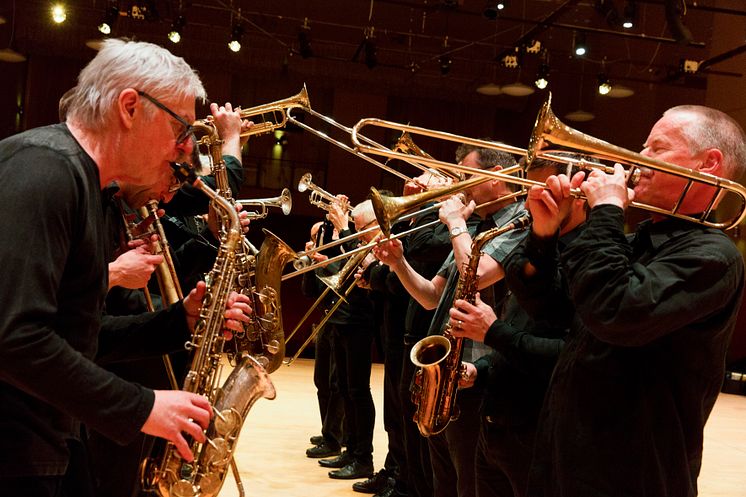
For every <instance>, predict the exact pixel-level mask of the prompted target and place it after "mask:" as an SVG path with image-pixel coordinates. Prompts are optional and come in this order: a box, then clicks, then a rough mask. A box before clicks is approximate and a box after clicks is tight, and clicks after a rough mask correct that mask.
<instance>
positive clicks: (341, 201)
mask: <svg viewBox="0 0 746 497" xmlns="http://www.w3.org/2000/svg"><path fill="white" fill-rule="evenodd" d="M349 206H350V199H348V198H347V196H346V195H337V198H336V200H335V201H333V202H331V203H330V204H329V213H328V214H327V215H326V217H327V219H329V221H331V222H332V224H333V225H334V228H335V229H336V230H337V232H340V233H341V232H342V231H343V230H345V229H347V226H348V224H349V223H350V219H349V216H348V215H347V213H348V207H349Z"/></svg>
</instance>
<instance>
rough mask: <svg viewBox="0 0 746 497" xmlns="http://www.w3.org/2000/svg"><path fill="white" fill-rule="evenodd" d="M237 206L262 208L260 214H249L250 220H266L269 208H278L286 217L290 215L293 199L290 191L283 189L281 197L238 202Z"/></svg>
mask: <svg viewBox="0 0 746 497" xmlns="http://www.w3.org/2000/svg"><path fill="white" fill-rule="evenodd" d="M236 203H237V204H241V205H243V206H244V207H246V206H252V207H254V206H258V207H261V210H260V211H259V212H249V219H252V220H253V219H264V218H265V217H267V207H278V208H280V209H281V210H282V213H283V214H284V215H286V216H287V215H288V214H290V211H291V210H292V208H293V197H292V196H291V195H290V190H288V189H287V188H283V189H282V192H280V195H279V196H277V197H271V198H249V199H243V200H236Z"/></svg>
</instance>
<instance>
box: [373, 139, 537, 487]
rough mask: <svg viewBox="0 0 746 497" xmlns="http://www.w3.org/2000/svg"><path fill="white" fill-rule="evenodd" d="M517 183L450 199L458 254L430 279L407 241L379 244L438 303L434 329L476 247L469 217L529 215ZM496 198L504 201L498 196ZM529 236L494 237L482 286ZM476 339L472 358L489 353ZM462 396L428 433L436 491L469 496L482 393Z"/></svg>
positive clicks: (483, 158)
mask: <svg viewBox="0 0 746 497" xmlns="http://www.w3.org/2000/svg"><path fill="white" fill-rule="evenodd" d="M457 158H458V159H459V163H460V164H462V165H465V166H469V167H474V168H476V169H493V170H500V169H503V168H507V167H511V166H513V165H515V160H514V159H513V158H512V156H510V155H508V154H506V153H503V152H497V151H494V150H489V149H477V148H474V147H470V146H462V147H461V148H460V150H459V151H458V152H457ZM513 188H514V187H513V185H509V184H507V183H505V182H503V181H500V180H493V179H490V180H487V181H485V182H483V183H481V184H478V185H475V186H472V187H471V188H469V189H468V190H466V191H464V194H465V195H466V197H467V203H466V204H465V203H464V202H463V201H462V199H461V198H460V197H458V196H457V197H452V198H451V199H449V200H447V201H446V202H444V204H443V205H442V206H441V209H440V219H441V221H442V222H443V223H444V224H446V225H447V226H448V229H449V231H450V237H451V242H452V245H453V255H452V256H451V257H449V259H447V260H446V262H445V263H444V264H443V266H442V268H441V270H440V271H439V272H438V274H437V275H436V276H435V277H434V278H432V279H430V280H427V279H425V278H424V277H423V276H421V275H419V274H418V273H417V272H415V271H414V270H413V268H412V266H411V265H410V264H409V263H408V262H407V260H406V259H405V258H404V257H403V252H402V244H401V243H400V242H399V241H398V240H394V241H391V242H387V243H384V244H383V245H381V246H380V247H378V248H376V249H375V251H374V252H375V254H376V257H378V259H379V260H380V261H381V262H383V263H385V264H387V265H389V266H390V268H391V270H392V271H394V272H395V273H396V274H397V276H399V279H400V281H401V282H402V284H403V285H404V287H405V288H406V289H407V291H408V292H409V293H410V295H412V296H413V297H414V298H415V299H416V300H417V301H418V302H419V303H420V304H421V305H422V306H423V307H425V308H426V309H433V308H436V307H437V309H436V313H435V316H434V318H433V324H432V326H431V329H430V332H429V333H428V334H430V335H432V334H441V333H442V329H443V327H444V326H445V325H446V324H447V321H448V310H449V309H450V308H451V305H452V302H453V297H454V293H455V290H456V284H457V282H458V279H459V270H460V269H461V268H462V264H463V263H464V262H465V261H467V260H468V258H469V255H470V253H471V242H472V236H473V235H474V234H476V233H473V232H470V231H469V230H467V227H466V220H467V219H468V218H469V217H470V216H471V214H472V212H474V211H475V210H477V213H478V214H479V216H480V217H482V218H483V220H484V222H483V223H480V226H479V227H477V230H476V232H477V233H478V232H481V231H486V230H487V229H490V228H493V227H495V226H503V225H506V224H508V223H510V222H512V221H513V220H515V219H517V218H519V217H520V216H522V215H524V214H525V210H524V209H523V203H522V202H516V200H515V195H514V192H513ZM499 199H503V200H499ZM496 200H499V201H497V202H493V201H496ZM485 204H487V205H485ZM477 205H479V206H480V208H479V209H476V207H477ZM523 236H524V232H522V231H518V232H514V231H510V232H507V233H505V234H504V235H502V236H498V237H496V238H495V239H493V240H492V241H491V242H490V244H489V245H488V246H487V247H486V250H485V253H486V254H487V255H486V256H484V257H482V258H481V260H480V262H479V268H478V270H477V274H478V277H479V288H480V289H485V288H487V287H491V286H492V285H494V284H495V283H497V282H499V281H500V280H502V278H503V276H504V271H503V268H502V265H501V263H502V261H503V260H504V258H505V257H506V256H507V255H508V253H509V252H510V251H511V250H512V249H513V248H514V247H515V246H516V245H517V244H518V243H519V242H520V240H521V239H522V238H523ZM483 293H485V292H483ZM496 293H497V295H496V299H498V300H499V299H501V298H502V297H503V296H504V288H498V289H497V290H496ZM474 345H476V346H475V347H473V348H472V347H471V344H470V346H469V347H468V350H467V351H465V354H464V357H465V360H469V361H472V360H474V359H476V358H478V357H481V356H482V355H484V352H485V351H486V349H483V350H480V349H479V346H478V344H474ZM482 347H484V346H482ZM457 399H458V400H457V403H458V406H459V408H460V413H461V414H460V417H459V419H457V420H455V421H452V422H451V423H450V424H449V425H448V427H447V428H446V429H445V431H444V432H442V433H441V434H438V435H434V436H431V437H429V439H428V441H429V443H430V456H431V462H432V466H433V487H434V488H433V489H434V495H435V496H454V495H458V496H459V497H465V496H471V495H474V492H475V489H474V465H473V463H474V447H475V446H476V442H477V435H478V427H479V423H478V412H479V402H480V401H481V393H480V392H468V393H465V394H463V395H459V396H458V397H457ZM454 470H455V474H454Z"/></svg>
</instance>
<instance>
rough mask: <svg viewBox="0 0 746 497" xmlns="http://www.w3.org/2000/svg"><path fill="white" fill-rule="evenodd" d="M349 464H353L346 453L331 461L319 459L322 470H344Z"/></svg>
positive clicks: (350, 457)
mask: <svg viewBox="0 0 746 497" xmlns="http://www.w3.org/2000/svg"><path fill="white" fill-rule="evenodd" d="M351 462H353V459H352V456H351V455H350V453H349V452H347V451H344V452H342V453H341V454H340V455H338V456H337V457H332V458H331V459H319V465H320V466H322V467H324V468H344V467H345V466H347V465H348V464H350V463H351ZM371 473H372V472H371Z"/></svg>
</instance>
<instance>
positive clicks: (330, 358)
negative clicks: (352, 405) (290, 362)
mask: <svg viewBox="0 0 746 497" xmlns="http://www.w3.org/2000/svg"><path fill="white" fill-rule="evenodd" d="M338 238H339V233H338V232H337V231H336V230H335V229H334V225H333V224H332V223H331V222H330V221H329V220H325V221H319V222H317V223H314V224H313V226H311V239H310V240H309V241H308V242H306V247H305V249H306V251H308V250H312V249H313V248H315V247H316V246H319V245H322V244H324V243H329V242H331V241H332V240H333V239H338ZM330 251H331V252H332V253H333V252H336V253H340V252H339V250H338V249H336V250H335V248H334V247H332V248H331V249H326V251H324V252H326V253H321V252H314V253H313V254H311V256H310V257H311V260H312V262H313V263H316V262H322V261H325V260H327V259H328V258H329V255H328V254H329V253H330ZM330 266H332V267H331V268H330V267H328V266H324V267H320V268H318V269H315V270H314V271H309V272H307V273H305V274H304V275H303V284H302V286H301V290H302V292H303V295H304V296H306V297H311V298H316V297H318V296H319V295H320V293H321V292H323V291H324V288H322V286H323V284H320V283H321V282H320V281H319V279H318V276H329V275H330V274H334V273H333V271H338V270H339V268H340V265H339V264H333V265H332V264H330ZM334 302H335V297H334V296H331V295H330V296H329V297H328V300H327V302H325V303H324V304H325V305H324V307H325V308H326V310H325V313H328V312H329V310H330V309H331V308H332V307H333V306H334ZM332 316H333V315H332ZM330 319H332V318H331V317H330ZM332 330H333V326H326V325H324V326H323V327H322V328H321V329H320V330H319V331H318V335H316V341H315V354H314V362H313V383H314V385H315V386H316V397H317V399H318V402H319V414H320V415H321V435H320V437H321V440H319V443H315V444H314V446H313V447H310V448H308V449H307V450H306V456H308V457H313V458H320V457H332V456H338V455H339V454H340V453H341V451H342V445H343V444H344V443H345V442H346V441H345V435H344V399H343V398H342V397H341V395H340V392H339V386H338V385H339V383H338V379H337V376H338V374H339V371H338V370H337V366H336V364H335V362H334V353H333V351H334V347H333V345H334V335H333V332H332ZM314 440H316V439H314ZM312 441H313V440H312Z"/></svg>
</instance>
